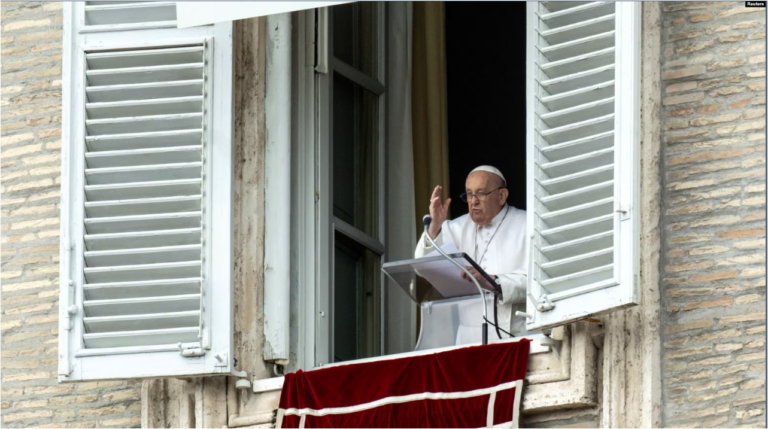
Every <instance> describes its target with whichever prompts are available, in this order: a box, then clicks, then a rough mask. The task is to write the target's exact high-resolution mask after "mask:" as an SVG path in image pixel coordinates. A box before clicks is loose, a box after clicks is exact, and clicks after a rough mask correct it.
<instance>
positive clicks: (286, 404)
mask: <svg viewBox="0 0 768 429" xmlns="http://www.w3.org/2000/svg"><path fill="white" fill-rule="evenodd" d="M529 349H530V341H529V340H527V339H521V340H519V341H516V342H504V343H496V344H489V345H486V346H473V347H464V348H458V349H450V350H445V351H439V352H435V353H430V354H423V355H418V356H402V357H397V355H393V356H388V357H383V358H381V359H379V360H374V361H366V362H358V363H354V362H353V363H350V364H346V365H339V366H332V367H327V368H319V369H314V370H311V371H306V372H304V371H301V370H299V371H297V372H295V373H292V374H288V375H286V376H285V381H284V383H283V391H282V394H281V396H280V408H279V409H278V417H277V427H284V428H304V427H307V428H310V427H311V428H321V427H322V428H341V427H343V428H348V427H356V428H367V427H382V428H387V427H389V428H399V427H412V428H443V427H456V428H464V427H492V426H504V427H515V428H516V427H519V412H520V398H521V396H522V387H523V379H524V378H525V373H526V370H527V369H528V352H529Z"/></svg>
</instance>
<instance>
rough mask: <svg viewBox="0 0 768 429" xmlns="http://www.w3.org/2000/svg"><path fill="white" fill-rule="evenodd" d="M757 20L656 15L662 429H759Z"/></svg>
mask: <svg viewBox="0 0 768 429" xmlns="http://www.w3.org/2000/svg"><path fill="white" fill-rule="evenodd" d="M765 16H766V10H765V9H754V8H745V7H744V2H714V3H713V2H665V3H664V4H663V15H662V20H663V23H662V25H663V29H662V51H663V54H662V59H661V67H662V68H661V71H662V91H663V93H662V97H663V112H662V120H663V131H662V144H663V148H662V158H663V163H664V166H663V167H662V169H663V170H662V171H663V172H664V175H663V176H664V177H663V178H662V180H663V181H664V189H663V202H662V217H663V226H664V229H663V240H662V243H663V244H662V246H663V248H662V250H663V255H662V262H661V273H662V303H663V307H662V317H663V326H664V331H663V333H662V341H663V352H662V380H663V394H662V395H663V404H664V410H663V415H664V424H665V426H675V427H724V426H728V427H732V426H747V427H765V422H766V416H765V400H766V396H765V382H764V380H765V107H766V106H765V66H766V64H765Z"/></svg>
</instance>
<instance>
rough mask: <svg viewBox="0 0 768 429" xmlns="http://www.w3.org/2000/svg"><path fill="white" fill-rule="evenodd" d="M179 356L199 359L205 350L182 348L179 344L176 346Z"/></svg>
mask: <svg viewBox="0 0 768 429" xmlns="http://www.w3.org/2000/svg"><path fill="white" fill-rule="evenodd" d="M178 347H179V354H181V356H183V357H188V358H191V357H200V356H204V355H205V350H203V348H202V347H186V348H185V347H184V346H182V345H181V343H179V344H178Z"/></svg>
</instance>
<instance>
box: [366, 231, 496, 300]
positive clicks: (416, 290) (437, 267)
mask: <svg viewBox="0 0 768 429" xmlns="http://www.w3.org/2000/svg"><path fill="white" fill-rule="evenodd" d="M441 248H442V249H443V251H444V252H445V253H447V254H448V255H450V256H451V257H452V258H453V259H454V260H455V261H456V262H458V263H459V264H461V265H462V266H464V267H473V268H474V269H475V270H477V271H478V272H479V273H480V274H481V275H482V276H483V277H484V278H485V279H486V280H487V281H488V283H490V284H492V285H495V284H496V282H495V281H494V280H493V278H491V276H490V275H488V273H486V272H485V271H484V270H483V269H482V268H480V266H479V265H478V264H477V263H476V262H475V261H473V260H472V258H470V257H469V255H467V254H466V253H462V252H459V251H458V249H457V248H456V246H455V245H454V244H453V243H448V244H446V245H444V246H441ZM381 270H382V271H383V272H384V274H386V275H387V277H389V278H390V279H391V280H392V281H393V282H395V283H397V284H398V285H399V286H400V287H401V288H402V289H403V290H404V291H405V292H406V293H407V294H408V295H409V296H410V297H411V298H412V299H413V300H414V301H416V302H417V303H419V304H421V303H422V302H424V301H438V300H441V299H448V298H456V297H462V296H470V295H477V294H478V291H477V286H475V283H474V282H472V281H470V280H467V279H464V278H462V277H461V273H462V271H461V269H459V267H457V266H456V265H454V264H453V263H451V262H450V261H448V260H447V259H445V257H444V256H442V255H441V254H440V253H438V252H437V251H433V252H432V253H430V254H428V255H426V256H424V257H423V258H416V259H408V260H405V261H395V262H387V263H386V264H384V265H382V267H381ZM414 274H416V275H417V276H418V277H421V278H423V279H424V280H426V283H427V284H424V283H425V282H423V281H419V280H418V279H417V278H415V276H414ZM434 292H437V293H438V294H439V295H436V294H435V293H434ZM489 292H492V291H489Z"/></svg>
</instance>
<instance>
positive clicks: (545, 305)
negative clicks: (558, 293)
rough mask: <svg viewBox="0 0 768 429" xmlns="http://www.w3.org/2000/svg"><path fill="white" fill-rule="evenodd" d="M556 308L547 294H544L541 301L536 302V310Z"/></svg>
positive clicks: (542, 310)
mask: <svg viewBox="0 0 768 429" xmlns="http://www.w3.org/2000/svg"><path fill="white" fill-rule="evenodd" d="M554 308H555V304H554V303H553V302H552V301H550V299H549V297H548V296H547V295H542V296H541V298H539V301H538V302H537V303H536V310H538V311H540V312H542V313H543V312H545V311H551V310H553V309H554Z"/></svg>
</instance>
